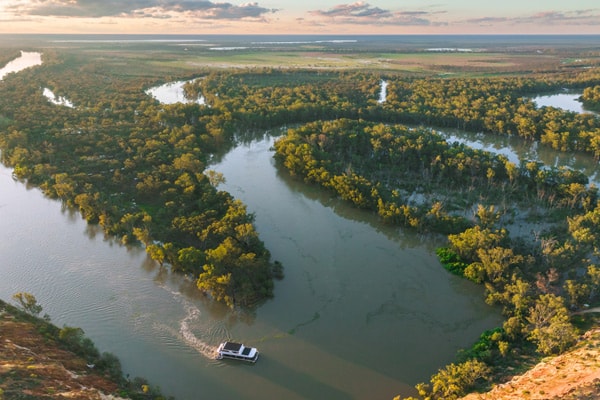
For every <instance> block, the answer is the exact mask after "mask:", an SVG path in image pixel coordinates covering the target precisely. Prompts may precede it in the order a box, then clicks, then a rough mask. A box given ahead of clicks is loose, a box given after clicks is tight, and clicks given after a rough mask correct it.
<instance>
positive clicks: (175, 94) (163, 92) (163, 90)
mask: <svg viewBox="0 0 600 400" xmlns="http://www.w3.org/2000/svg"><path fill="white" fill-rule="evenodd" d="M187 82H188V81H176V82H169V83H165V84H163V85H160V86H155V87H153V88H150V89H148V90H146V93H147V94H149V95H150V96H152V97H154V98H155V99H157V100H158V101H160V102H161V103H163V104H175V103H196V104H202V105H205V104H206V101H205V99H204V96H200V97H198V98H197V99H188V98H187V97H186V95H185V91H184V90H183V86H184V85H185V84H186V83H187Z"/></svg>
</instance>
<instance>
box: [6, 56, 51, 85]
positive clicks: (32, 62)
mask: <svg viewBox="0 0 600 400" xmlns="http://www.w3.org/2000/svg"><path fill="white" fill-rule="evenodd" d="M36 65H42V54H41V53H37V52H26V51H22V52H21V57H18V58H15V59H14V60H12V61H10V62H9V63H8V64H6V65H5V66H4V68H1V69H0V81H1V80H2V79H4V77H5V76H6V75H7V74H10V73H11V72H19V71H22V70H24V69H25V68H29V67H34V66H36Z"/></svg>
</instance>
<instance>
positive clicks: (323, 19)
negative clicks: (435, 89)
mask: <svg viewBox="0 0 600 400" xmlns="http://www.w3.org/2000/svg"><path fill="white" fill-rule="evenodd" d="M2 3H3V4H2V5H0V33H2V34H63V35H67V34H69V35H70V34H96V35H100V34H131V35H152V34H163V35H181V34H191V35H210V34H216V35H223V34H226V35H597V34H600V22H599V21H600V7H599V6H598V4H597V2H596V1H595V0H594V1H593V0H574V1H571V2H563V1H558V0H547V1H545V2H544V3H543V4H542V5H536V4H531V3H532V2H522V1H518V0H505V1H503V2H502V4H480V2H475V1H473V0H456V1H453V2H452V3H451V4H443V3H438V2H430V1H426V2H423V1H417V0H404V1H402V2H398V1H396V0H373V1H370V2H367V1H356V2H345V3H344V2H341V1H339V0H338V1H334V0H305V1H304V2H296V1H290V0H279V1H277V0H261V1H254V2H248V3H236V4H233V3H228V2H217V1H209V0H136V1H135V2H122V1H117V0H110V1H106V0H45V1H38V0H3V1H2Z"/></svg>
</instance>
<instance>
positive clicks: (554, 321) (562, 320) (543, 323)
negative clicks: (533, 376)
mask: <svg viewBox="0 0 600 400" xmlns="http://www.w3.org/2000/svg"><path fill="white" fill-rule="evenodd" d="M527 321H528V322H529V336H528V338H529V340H531V341H533V342H535V343H536V344H537V350H538V351H539V352H540V353H542V354H546V355H548V354H556V353H561V352H563V351H564V350H566V349H567V348H568V347H569V346H570V345H571V344H573V343H574V341H575V339H576V338H577V331H576V329H575V327H574V326H573V325H572V324H571V323H570V322H569V313H568V311H567V308H566V307H565V305H564V300H563V298H562V297H559V296H556V295H554V294H543V295H541V296H540V297H539V298H538V299H537V300H536V302H535V305H534V306H533V307H531V308H530V309H529V316H528V317H527Z"/></svg>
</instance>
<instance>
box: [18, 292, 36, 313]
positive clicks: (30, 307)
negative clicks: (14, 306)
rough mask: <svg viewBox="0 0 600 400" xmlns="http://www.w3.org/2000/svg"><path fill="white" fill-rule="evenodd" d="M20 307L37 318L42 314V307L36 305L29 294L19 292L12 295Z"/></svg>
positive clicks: (33, 298) (34, 299)
mask: <svg viewBox="0 0 600 400" xmlns="http://www.w3.org/2000/svg"><path fill="white" fill-rule="evenodd" d="M13 299H14V300H16V301H17V302H18V303H19V305H20V307H21V308H22V309H23V311H25V312H26V313H28V314H31V315H34V316H36V317H37V316H38V315H39V314H40V313H41V312H42V306H41V305H39V304H38V302H37V300H36V298H35V296H34V295H32V294H31V293H27V292H19V293H15V294H14V295H13Z"/></svg>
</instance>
